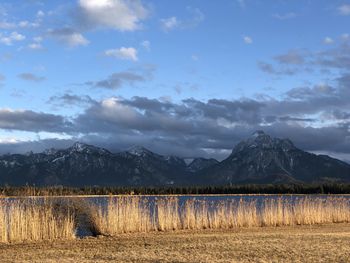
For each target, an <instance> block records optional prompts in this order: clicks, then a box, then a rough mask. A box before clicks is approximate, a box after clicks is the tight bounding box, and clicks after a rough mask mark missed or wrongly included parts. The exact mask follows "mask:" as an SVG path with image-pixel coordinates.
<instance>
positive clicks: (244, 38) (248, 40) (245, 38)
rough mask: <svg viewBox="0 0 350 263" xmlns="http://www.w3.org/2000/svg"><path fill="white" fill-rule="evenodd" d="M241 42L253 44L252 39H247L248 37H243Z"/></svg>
mask: <svg viewBox="0 0 350 263" xmlns="http://www.w3.org/2000/svg"><path fill="white" fill-rule="evenodd" d="M243 41H244V43H246V44H252V43H253V39H252V38H251V37H249V36H244V37H243Z"/></svg>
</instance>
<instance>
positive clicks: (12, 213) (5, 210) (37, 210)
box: [0, 200, 75, 242]
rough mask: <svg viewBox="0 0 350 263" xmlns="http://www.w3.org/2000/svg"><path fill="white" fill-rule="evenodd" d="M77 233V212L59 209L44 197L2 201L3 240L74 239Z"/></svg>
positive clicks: (0, 239) (0, 232)
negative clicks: (75, 223) (71, 212)
mask: <svg viewBox="0 0 350 263" xmlns="http://www.w3.org/2000/svg"><path fill="white" fill-rule="evenodd" d="M74 236H75V225H74V219H73V215H72V214H70V213H69V211H67V213H65V214H63V213H60V212H59V209H58V207H55V206H54V205H53V204H52V203H51V202H47V201H46V200H41V202H38V201H34V200H26V201H20V200H15V201H8V202H6V201H4V200H3V201H0V242H23V241H37V240H53V239H60V238H65V239H70V238H74Z"/></svg>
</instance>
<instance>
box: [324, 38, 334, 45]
mask: <svg viewBox="0 0 350 263" xmlns="http://www.w3.org/2000/svg"><path fill="white" fill-rule="evenodd" d="M323 43H324V44H326V45H330V44H333V43H334V40H333V39H332V38H330V37H325V38H324V39H323Z"/></svg>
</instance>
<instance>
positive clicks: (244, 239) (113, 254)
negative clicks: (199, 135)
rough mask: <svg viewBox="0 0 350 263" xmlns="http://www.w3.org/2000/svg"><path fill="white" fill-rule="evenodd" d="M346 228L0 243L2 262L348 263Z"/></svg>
mask: <svg viewBox="0 0 350 263" xmlns="http://www.w3.org/2000/svg"><path fill="white" fill-rule="evenodd" d="M349 244H350V225H349V224H327V225H316V226H315V225H314V226H284V227H264V228H261V227H254V228H239V229H231V230H210V229H209V230H200V231H190V230H184V231H170V232H151V233H132V234H121V235H118V236H117V237H101V238H84V239H77V240H58V241H50V242H31V243H23V244H0V258H1V262H4V263H5V262H78V263H80V262H349V261H350V250H349Z"/></svg>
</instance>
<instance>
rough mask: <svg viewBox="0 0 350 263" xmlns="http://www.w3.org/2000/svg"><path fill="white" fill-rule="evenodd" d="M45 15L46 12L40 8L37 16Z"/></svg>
mask: <svg viewBox="0 0 350 263" xmlns="http://www.w3.org/2000/svg"><path fill="white" fill-rule="evenodd" d="M43 16H45V13H44V11H42V10H39V11H38V12H37V13H36V17H43Z"/></svg>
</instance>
